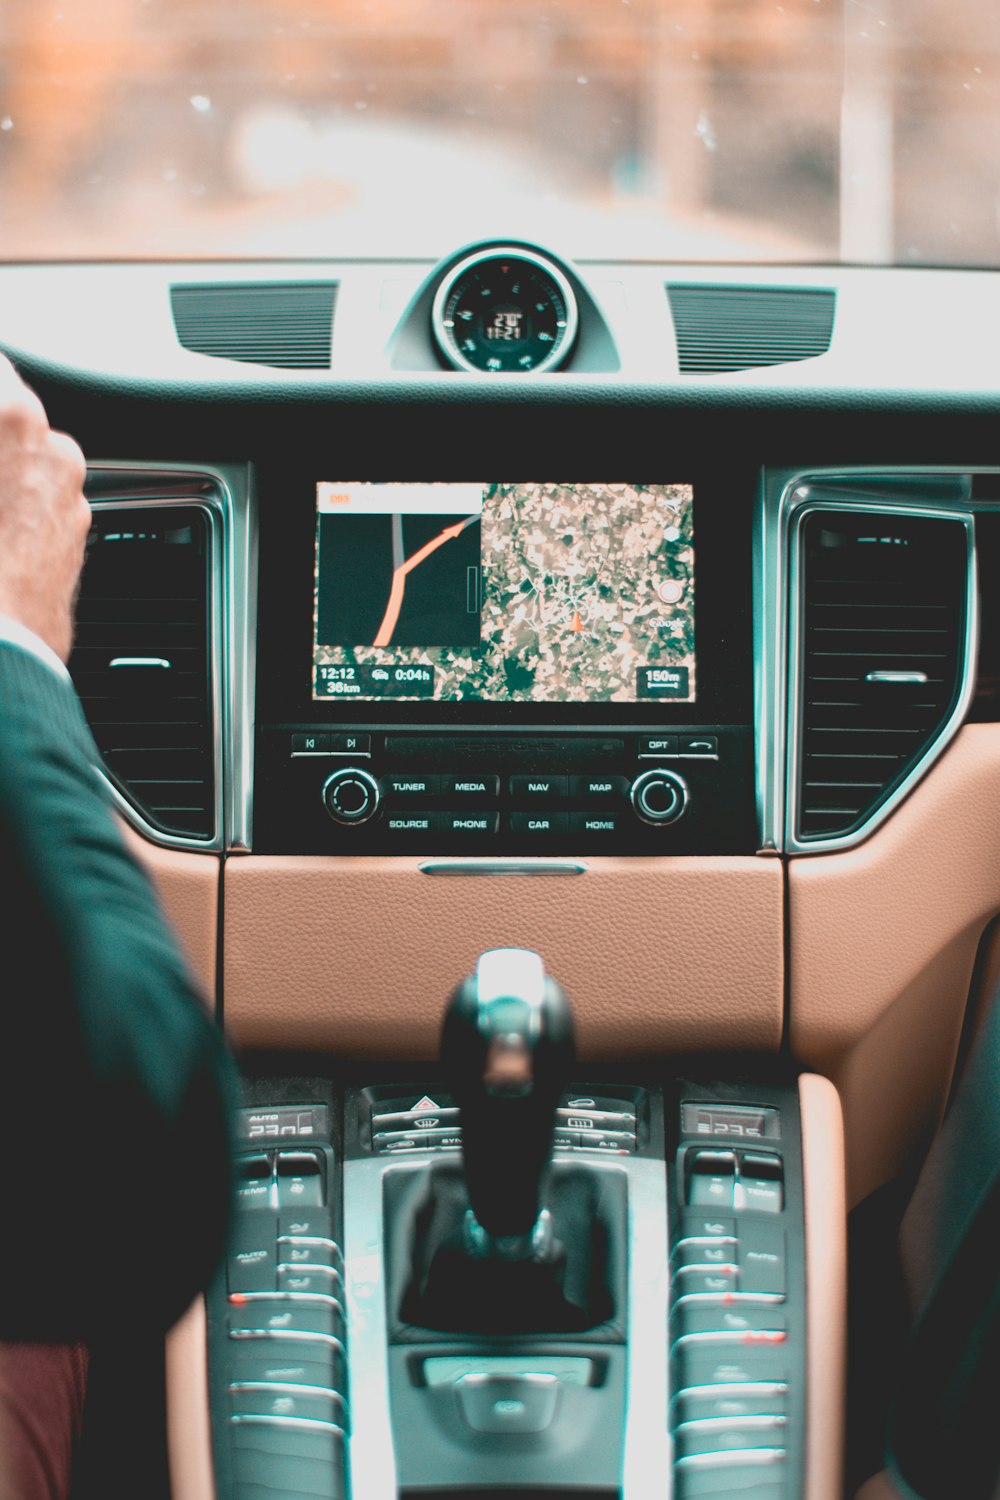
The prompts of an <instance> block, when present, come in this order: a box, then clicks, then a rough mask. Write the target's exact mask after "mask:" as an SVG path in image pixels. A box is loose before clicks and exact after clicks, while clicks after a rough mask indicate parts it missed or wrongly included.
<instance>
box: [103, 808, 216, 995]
mask: <svg viewBox="0 0 1000 1500" xmlns="http://www.w3.org/2000/svg"><path fill="white" fill-rule="evenodd" d="M119 821H120V826H121V830H122V834H123V836H124V839H125V842H126V844H127V845H128V847H129V849H130V850H131V851H132V853H133V854H134V855H135V857H136V859H137V860H138V861H139V862H140V864H143V865H145V867H146V869H147V870H148V871H149V873H150V875H151V876H152V878H153V882H154V884H155V885H156V888H157V890H158V891H159V893H160V899H161V901H162V902H163V907H164V910H165V911H166V913H167V916H168V917H169V919H170V922H171V924H172V926H173V928H174V931H175V932H176V934H177V936H178V938H179V939H180V943H181V947H182V948H183V950H184V952H185V954H186V955H187V959H188V962H189V963H190V964H191V968H192V971H193V973H194V974H195V976H196V977H197V979H198V981H199V982H200V984H201V987H202V989H203V990H204V992H205V994H206V995H214V993H215V966H216V951H217V941H218V936H217V935H218V900H219V856H218V855H217V854H198V853H195V852H193V851H192V852H190V853H189V852H188V851H187V850H184V849H163V848H161V847H160V845H159V844H151V843H150V842H149V841H148V839H144V838H143V837H142V835H141V834H139V833H137V832H136V831H135V829H134V828H132V827H131V825H130V824H127V823H126V822H125V821H124V820H123V819H122V820H119Z"/></svg>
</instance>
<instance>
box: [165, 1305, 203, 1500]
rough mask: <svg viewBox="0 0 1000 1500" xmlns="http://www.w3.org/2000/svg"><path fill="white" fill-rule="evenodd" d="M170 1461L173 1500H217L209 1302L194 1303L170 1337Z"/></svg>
mask: <svg viewBox="0 0 1000 1500" xmlns="http://www.w3.org/2000/svg"><path fill="white" fill-rule="evenodd" d="M166 1362H167V1457H168V1460H169V1465H170V1494H171V1497H172V1500H215V1475H214V1472H213V1469H212V1423H211V1416H210V1411H209V1399H208V1327H207V1320H206V1317H205V1303H204V1301H203V1299H202V1298H201V1297H198V1298H196V1299H195V1301H194V1302H192V1304H191V1306H190V1307H189V1308H188V1310H187V1312H186V1313H185V1314H184V1316H183V1318H181V1320H180V1322H179V1323H175V1324H174V1326H173V1328H171V1330H170V1332H169V1333H168V1334H167V1345H166Z"/></svg>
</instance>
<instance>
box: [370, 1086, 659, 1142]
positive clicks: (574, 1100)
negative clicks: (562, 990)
mask: <svg viewBox="0 0 1000 1500" xmlns="http://www.w3.org/2000/svg"><path fill="white" fill-rule="evenodd" d="M638 1097H639V1095H638V1094H637V1091H636V1090H634V1089H629V1090H625V1091H623V1092H621V1093H608V1094H594V1093H589V1092H582V1091H581V1090H580V1089H579V1088H575V1089H569V1090H567V1092H566V1093H565V1094H564V1095H563V1097H562V1099H561V1100H560V1104H559V1108H558V1110H557V1112H556V1128H555V1134H554V1136H553V1149H554V1150H555V1151H558V1152H565V1151H569V1152H574V1153H575V1152H581V1153H583V1152H591V1151H595V1152H601V1153H604V1154H607V1153H611V1154H613V1155H618V1156H631V1155H633V1154H634V1153H635V1151H636V1150H637V1149H638V1144H639V1132H640V1120H641V1115H642V1110H641V1104H640V1103H637V1098H638ZM365 1127H366V1128H365ZM362 1138H363V1139H365V1138H367V1142H368V1143H369V1145H370V1149H371V1150H372V1151H373V1152H374V1153H375V1154H376V1155H391V1156H410V1155H414V1154H416V1153H420V1152H434V1153H438V1152H448V1151H461V1149H462V1130H461V1126H460V1124H459V1111H458V1108H457V1107H456V1105H455V1102H454V1100H453V1099H452V1097H451V1095H450V1094H449V1093H448V1091H447V1090H446V1089H440V1088H436V1087H434V1088H432V1089H431V1091H430V1093H424V1094H421V1093H419V1091H415V1090H411V1091H410V1092H409V1093H405V1094H400V1095H398V1096H392V1095H390V1096H386V1095H385V1091H384V1089H376V1090H374V1091H373V1096H372V1099H371V1102H370V1103H369V1105H368V1110H367V1120H366V1121H365V1122H364V1126H363V1129H362Z"/></svg>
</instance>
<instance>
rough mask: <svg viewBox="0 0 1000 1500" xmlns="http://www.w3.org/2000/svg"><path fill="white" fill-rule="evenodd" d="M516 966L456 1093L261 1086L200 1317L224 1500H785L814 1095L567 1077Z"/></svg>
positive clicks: (396, 1085) (448, 1086)
mask: <svg viewBox="0 0 1000 1500" xmlns="http://www.w3.org/2000/svg"><path fill="white" fill-rule="evenodd" d="M568 1028H569V1021H568V1011H567V1010H566V1009H565V1007H564V1002H563V1000H562V997H561V995H560V992H559V991H558V989H557V988H556V987H554V986H553V985H552V983H551V981H550V980H548V979H546V978H545V976H544V973H543V971H542V969H541V965H540V961H539V960H538V959H537V956H536V955H534V954H525V953H524V952H523V950H502V951H501V952H499V953H492V954H485V955H483V958H482V959H481V960H480V964H479V967H478V969H477V974H476V975H475V976H473V977H472V978H471V979H469V980H467V981H465V982H464V983H463V985H462V986H460V987H459V990H458V991H457V992H456V995H455V997H454V998H453V1000H452V1002H451V1005H450V1008H449V1011H448V1013H447V1019H446V1023H445V1028H444V1034H443V1047H442V1058H441V1064H440V1066H439V1068H438V1069H437V1070H429V1069H423V1070H421V1069H417V1070H414V1071H413V1072H412V1073H411V1074H409V1075H408V1076H396V1077H393V1076H391V1074H390V1073H389V1071H388V1070H385V1071H384V1073H383V1076H382V1077H379V1076H378V1075H377V1074H376V1075H375V1076H373V1077H370V1078H369V1079H368V1080H367V1081H362V1080H357V1081H355V1080H333V1079H327V1080H320V1079H316V1078H291V1077H286V1078H275V1077H270V1078H259V1079H257V1080H253V1081H251V1082H249V1083H248V1085H247V1103H246V1107H245V1108H244V1109H243V1111H242V1112H241V1116H240V1129H241V1132H242V1146H241V1151H240V1156H239V1160H238V1170H239V1179H240V1180H239V1189H238V1197H239V1209H238V1215H237V1232H236V1235H235V1238H234V1241H233V1246H232V1250H231V1253H230V1256H229V1261H228V1265H227V1267H226V1270H225V1274H224V1276H223V1277H221V1278H220V1281H219V1283H218V1284H217V1286H216V1287H215V1288H214V1289H213V1291H212V1293H211V1295H210V1299H209V1325H210V1336H209V1353H210V1372H211V1382H212V1406H213V1413H214V1433H213V1442H214V1458H215V1470H216V1487H217V1493H218V1496H219V1500H261V1497H262V1496H267V1495H277V1494H281V1495H283V1496H286V1497H287V1496H298V1495H311V1496H314V1497H316V1500H360V1497H364V1500H396V1497H397V1496H414V1497H416V1496H418V1495H420V1496H424V1497H430V1496H440V1497H444V1496H450V1497H458V1496H469V1495H473V1494H478V1493H483V1494H486V1493H490V1494H494V1495H510V1496H514V1495H519V1496H522V1497H528V1496H533V1495H540V1494H542V1493H545V1494H547V1495H553V1496H555V1495H562V1496H566V1497H583V1496H587V1497H590V1500H602V1497H603V1500H611V1497H619V1496H622V1497H625V1500H637V1497H639V1496H646V1495H651V1494H658V1495H666V1496H669V1495H671V1494H672V1495H673V1496H675V1497H677V1500H700V1497H703V1496H710V1495H714V1496H725V1495H730V1494H736V1493H739V1494H740V1495H744V1494H746V1495H747V1496H748V1497H752V1500H794V1497H798V1496H799V1495H801V1493H802V1486H803V1474H804V1458H805V1442H804V1432H805V1360H806V1327H805V1322H806V1313H805V1293H806V1286H805V1248H804V1238H803V1234H804V1231H803V1223H804V1213H803V1169H802V1156H801V1149H800V1142H799V1114H798V1095H797V1091H796V1089H795V1087H794V1084H791V1083H789V1082H787V1081H786V1082H783V1081H781V1080H780V1079H779V1078H778V1077H777V1075H774V1076H771V1077H770V1078H768V1077H765V1076H764V1074H761V1075H760V1076H759V1077H757V1078H756V1079H751V1078H746V1079H745V1080H744V1081H743V1082H740V1083H733V1082H732V1081H727V1082H720V1081H719V1080H718V1079H716V1078H713V1077H711V1076H707V1075H703V1076H672V1075H670V1074H668V1073H666V1072H663V1071H661V1072H660V1073H657V1072H656V1071H655V1070H650V1069H646V1070H644V1071H643V1072H642V1073H641V1074H639V1073H636V1074H633V1075H630V1073H629V1070H627V1069H626V1070H622V1071H619V1072H616V1073H615V1075H614V1076H612V1075H610V1074H607V1072H606V1070H604V1069H593V1070H592V1071H589V1072H587V1073H583V1074H581V1075H577V1074H576V1070H575V1069H574V1068H573V1065H572V1062H571V1054H570V1046H571V1030H570V1029H568Z"/></svg>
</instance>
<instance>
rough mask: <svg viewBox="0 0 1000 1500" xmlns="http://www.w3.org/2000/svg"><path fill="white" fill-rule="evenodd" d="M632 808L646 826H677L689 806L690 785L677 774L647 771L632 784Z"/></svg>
mask: <svg viewBox="0 0 1000 1500" xmlns="http://www.w3.org/2000/svg"><path fill="white" fill-rule="evenodd" d="M629 795H630V797H631V799H632V806H633V807H634V809H635V811H636V813H637V815H638V816H639V817H640V818H641V819H642V821H643V822H644V823H655V824H658V825H661V826H662V825H663V824H665V823H676V822H677V819H678V818H680V817H682V816H683V814H684V810H685V808H686V807H687V804H688V784H687V782H686V781H685V780H684V777H683V776H679V775H678V774H677V772H676V771H665V770H660V769H657V770H653V771H643V773H642V775H641V776H637V777H636V779H635V780H634V781H633V783H632V790H631V792H630V793H629Z"/></svg>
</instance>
